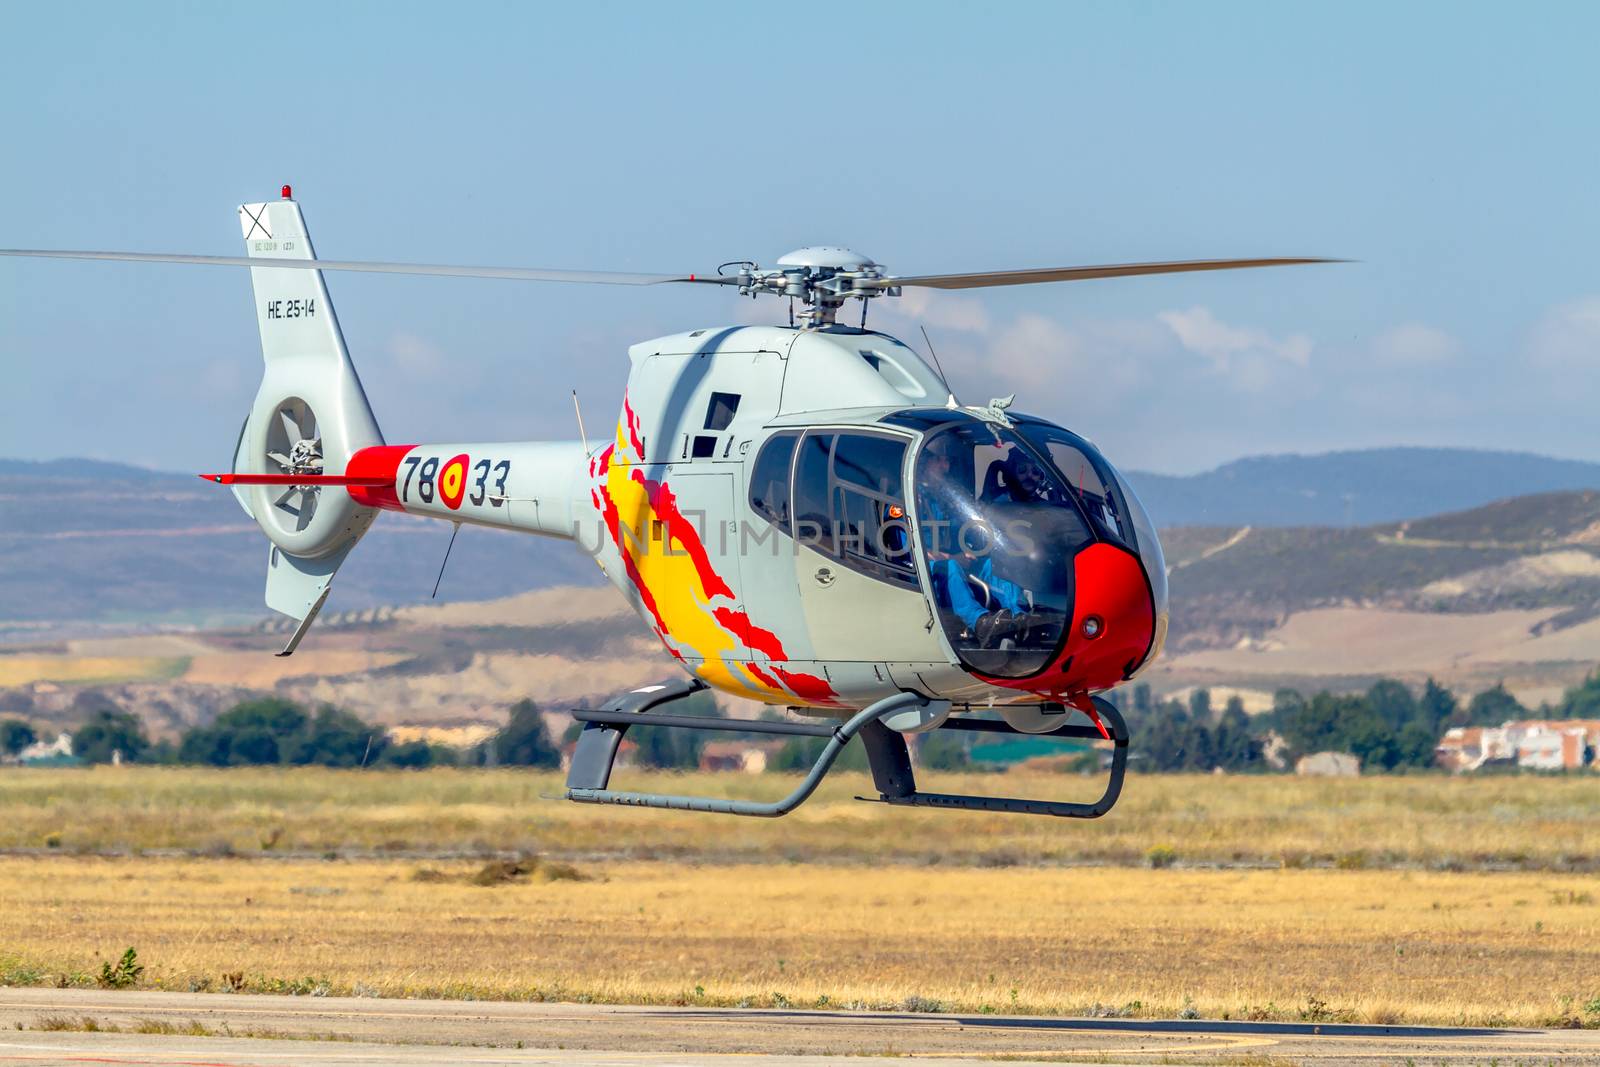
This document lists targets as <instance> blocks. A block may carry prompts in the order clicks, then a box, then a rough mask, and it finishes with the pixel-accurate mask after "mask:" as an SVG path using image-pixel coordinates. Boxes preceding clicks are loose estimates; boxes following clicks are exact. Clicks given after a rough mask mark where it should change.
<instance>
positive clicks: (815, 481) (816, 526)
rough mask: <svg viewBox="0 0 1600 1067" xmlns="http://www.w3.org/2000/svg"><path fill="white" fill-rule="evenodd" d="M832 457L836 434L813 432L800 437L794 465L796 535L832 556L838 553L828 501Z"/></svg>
mask: <svg viewBox="0 0 1600 1067" xmlns="http://www.w3.org/2000/svg"><path fill="white" fill-rule="evenodd" d="M832 460H833V434H831V433H816V432H811V433H807V434H806V435H805V437H803V438H801V439H800V454H799V457H798V458H797V459H796V461H795V468H794V523H795V526H794V528H795V534H794V535H795V537H796V538H797V539H798V540H799V541H800V543H801V544H803V545H806V546H807V547H809V548H814V549H816V550H817V551H818V552H822V553H825V554H827V555H830V556H831V555H833V554H834V551H833V522H832V520H831V519H830V517H829V511H830V510H831V509H830V507H829V504H828V467H829V464H830V463H831V462H832Z"/></svg>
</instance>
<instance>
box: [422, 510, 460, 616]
mask: <svg viewBox="0 0 1600 1067" xmlns="http://www.w3.org/2000/svg"><path fill="white" fill-rule="evenodd" d="M460 532H461V524H460V523H459V522H457V523H452V524H451V528H450V543H449V544H448V545H445V546H444V559H442V560H440V561H439V577H437V578H435V579H434V580H433V592H432V593H430V594H428V599H429V600H432V599H434V598H435V597H437V596H438V595H439V583H440V582H442V581H444V568H445V565H446V564H448V563H449V562H450V550H451V549H452V548H454V547H456V534H458V533H460Z"/></svg>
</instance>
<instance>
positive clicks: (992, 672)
mask: <svg viewBox="0 0 1600 1067" xmlns="http://www.w3.org/2000/svg"><path fill="white" fill-rule="evenodd" d="M919 414H921V413H919ZM1007 421H1009V422H1011V423H1012V425H1010V426H1007V425H1004V424H1002V423H1000V422H997V421H984V420H979V419H976V418H972V417H970V416H958V417H954V418H949V419H947V420H945V421H943V422H941V423H938V424H933V425H928V424H924V425H923V426H921V427H919V428H921V429H923V430H924V433H925V437H924V440H923V445H922V448H921V449H920V450H919V452H918V453H917V457H916V461H915V473H914V476H913V485H914V487H915V508H916V512H915V515H916V523H917V530H918V534H919V543H920V547H921V553H922V559H923V562H924V565H925V567H926V571H927V575H928V584H929V592H930V594H931V595H932V598H933V602H934V606H935V608H936V610H937V611H938V614H939V618H940V622H941V623H942V625H943V626H944V630H945V634H946V636H947V637H948V638H949V640H950V643H951V645H952V647H953V648H954V649H955V651H956V653H957V655H959V656H960V657H961V659H962V660H963V662H965V663H966V665H967V666H968V667H969V668H971V669H972V670H975V671H978V672H980V673H982V674H986V675H989V676H991V677H995V678H1008V679H1012V678H1026V677H1029V676H1031V675H1034V674H1037V673H1039V672H1040V671H1043V670H1044V669H1045V668H1046V667H1047V666H1049V665H1050V663H1051V661H1052V660H1053V659H1054V658H1055V657H1056V656H1057V655H1058V653H1059V652H1060V651H1061V649H1062V646H1063V644H1064V643H1065V639H1066V636H1067V634H1066V630H1067V628H1068V627H1069V626H1070V625H1071V624H1072V620H1073V609H1074V597H1075V592H1076V591H1075V590H1074V588H1073V581H1074V568H1073V565H1072V560H1073V559H1074V557H1075V556H1077V554H1078V553H1079V552H1080V551H1081V550H1082V549H1084V548H1086V547H1087V546H1089V545H1091V544H1095V543H1097V542H1104V543H1108V544H1111V545H1115V546H1117V547H1118V548H1122V549H1125V550H1127V551H1128V552H1130V553H1132V554H1133V555H1134V556H1136V557H1137V558H1138V559H1139V561H1140V563H1141V565H1142V566H1143V568H1144V570H1145V574H1146V577H1147V579H1148V580H1149V583H1150V591H1151V599H1152V601H1153V607H1154V609H1155V612H1156V616H1157V618H1158V620H1161V621H1160V622H1158V624H1157V625H1158V632H1157V641H1156V642H1155V643H1153V644H1152V646H1151V652H1152V653H1153V652H1154V651H1155V650H1156V647H1157V645H1158V643H1159V638H1160V630H1161V629H1162V628H1163V627H1164V620H1165V616H1166V610H1167V608H1166V604H1167V594H1166V567H1165V563H1164V561H1163V560H1162V558H1161V548H1160V542H1159V541H1158V540H1157V538H1156V535H1155V530H1154V529H1153V527H1152V526H1151V524H1150V520H1149V518H1148V516H1146V514H1145V512H1144V509H1143V507H1141V506H1140V504H1139V502H1138V499H1137V498H1136V497H1135V496H1134V495H1133V491H1132V490H1131V489H1130V488H1129V487H1128V486H1127V485H1126V483H1125V482H1123V480H1122V479H1121V477H1120V476H1119V475H1118V474H1117V473H1116V471H1114V470H1113V469H1112V468H1111V465H1110V464H1109V463H1107V462H1106V461H1105V459H1104V458H1103V457H1102V456H1101V455H1100V453H1099V452H1098V451H1097V450H1096V449H1095V448H1094V447H1093V446H1091V445H1090V444H1089V443H1088V442H1087V441H1085V440H1083V438H1081V437H1079V436H1077V435H1076V434H1073V433H1071V432H1069V431H1067V430H1064V429H1062V428H1061V427H1059V426H1055V425H1053V424H1051V423H1048V422H1045V421H1043V420H1040V419H1032V418H1028V417H1025V416H1023V417H1018V418H1015V419H1010V420H1007ZM1147 658H1148V657H1147Z"/></svg>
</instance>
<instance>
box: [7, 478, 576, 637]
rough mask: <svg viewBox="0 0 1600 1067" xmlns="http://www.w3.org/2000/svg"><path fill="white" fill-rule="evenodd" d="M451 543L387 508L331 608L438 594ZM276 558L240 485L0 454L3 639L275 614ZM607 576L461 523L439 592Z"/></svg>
mask: <svg viewBox="0 0 1600 1067" xmlns="http://www.w3.org/2000/svg"><path fill="white" fill-rule="evenodd" d="M449 539H450V529H449V527H448V526H447V525H446V524H443V523H438V522H433V521H430V520H427V519H418V518H412V517H410V516H404V515H385V516H383V518H382V519H381V520H380V521H379V522H378V523H377V524H376V525H375V526H374V527H373V529H372V532H371V533H370V534H368V535H367V537H366V539H365V540H363V541H362V543H361V547H360V548H359V549H358V550H357V551H356V552H355V553H353V554H352V555H351V557H350V561H349V562H348V563H347V564H346V565H345V567H344V569H343V570H341V571H340V574H339V581H338V582H337V583H336V584H335V585H334V592H333V596H332V597H331V598H330V600H329V604H328V610H329V611H331V612H338V611H347V610H352V609H358V608H369V607H376V606H379V605H389V604H411V603H417V602H420V601H425V600H427V599H428V594H429V592H430V591H431V590H432V589H433V581H434V578H435V576H436V575H437V574H438V572H439V564H440V562H441V560H443V558H444V552H445V545H446V544H447V543H448V541H449ZM266 565H267V543H266V541H265V540H264V539H263V538H262V537H261V534H260V533H259V531H257V530H256V528H255V524H254V523H253V522H251V520H250V518H249V516H247V515H246V514H245V513H244V512H243V511H242V510H241V509H240V507H239V505H238V503H237V502H236V501H235V500H234V498H233V494H232V493H230V492H229V491H228V490H226V489H223V488H221V487H219V486H215V485H208V484H206V483H205V482H202V481H200V480H199V479H197V478H196V477H194V476H193V475H189V474H182V475H180V474H167V473H162V472H158V471H148V470H143V469H141V468H137V467H128V466H124V465H121V464H116V463H102V462H98V461H93V460H76V459H67V460H55V461H51V462H48V463H29V462H25V461H18V460H0V638H3V637H6V636H10V637H12V638H18V637H25V636H26V633H27V626H26V625H23V626H19V625H18V624H39V623H52V622H62V621H68V620H73V621H79V620H93V621H99V622H129V623H147V622H149V623H153V622H173V623H196V624H199V623H207V622H222V621H232V622H239V621H248V620H252V619H259V618H263V617H265V616H267V615H268V614H269V612H268V611H267V609H266V607H265V606H264V605H263V603H262V589H263V585H264V583H265V580H266ZM600 580H601V578H600V572H599V570H598V568H596V567H595V565H594V564H593V563H591V562H589V560H587V559H585V558H584V557H583V555H582V554H581V553H580V552H577V551H575V550H574V549H573V548H572V547H571V546H570V545H564V544H556V543H552V542H549V541H546V540H544V539H543V538H536V537H524V536H520V535H517V534H513V533H507V532H504V531H498V530H486V529H480V528H474V527H463V528H462V531H461V535H460V537H459V538H457V540H456V544H455V548H454V550H453V551H452V552H451V555H450V565H449V569H448V570H447V571H446V572H445V576H444V581H443V583H442V585H441V587H440V592H439V599H440V600H483V599H489V598H493V597H500V596H505V595H508V594H511V593H518V592H522V591H524V590H527V589H536V588H543V587H545V586H550V585H562V584H573V583H578V584H594V583H598V582H599V581H600ZM8 631H9V633H8Z"/></svg>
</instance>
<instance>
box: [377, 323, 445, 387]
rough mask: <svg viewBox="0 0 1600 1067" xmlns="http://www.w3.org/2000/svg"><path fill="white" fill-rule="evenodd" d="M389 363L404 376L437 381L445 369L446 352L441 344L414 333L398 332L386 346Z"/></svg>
mask: <svg viewBox="0 0 1600 1067" xmlns="http://www.w3.org/2000/svg"><path fill="white" fill-rule="evenodd" d="M384 354H385V355H386V356H388V357H389V365H390V366H391V367H392V368H393V369H394V370H395V371H396V372H397V373H399V374H400V375H401V376H402V377H405V378H408V379H411V380H413V381H435V382H437V380H438V379H439V378H440V377H441V376H442V375H443V373H444V370H445V358H444V353H443V352H441V351H440V350H439V346H438V345H435V344H434V343H433V342H432V341H429V340H427V339H426V338H422V337H418V336H417V335H416V334H413V333H404V332H401V333H396V334H394V335H393V336H391V337H390V338H389V343H388V344H387V345H385V346H384Z"/></svg>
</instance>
